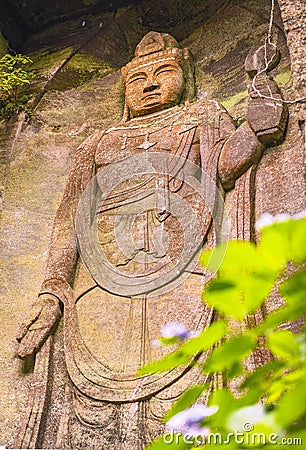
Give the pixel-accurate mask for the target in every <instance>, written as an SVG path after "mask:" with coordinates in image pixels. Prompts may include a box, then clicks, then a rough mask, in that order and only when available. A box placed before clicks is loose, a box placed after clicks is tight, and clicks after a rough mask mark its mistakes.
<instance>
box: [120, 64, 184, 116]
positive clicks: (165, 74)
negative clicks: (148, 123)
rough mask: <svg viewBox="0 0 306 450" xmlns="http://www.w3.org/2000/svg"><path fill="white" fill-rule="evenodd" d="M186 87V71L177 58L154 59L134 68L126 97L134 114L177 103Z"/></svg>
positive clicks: (127, 84)
mask: <svg viewBox="0 0 306 450" xmlns="http://www.w3.org/2000/svg"><path fill="white" fill-rule="evenodd" d="M184 88H185V81H184V74H183V70H182V68H181V67H180V65H179V64H178V63H177V62H176V61H171V60H164V61H159V62H152V63H151V64H148V65H146V66H143V67H141V66H140V67H139V68H137V69H136V70H133V71H131V72H130V73H129V74H128V76H127V80H126V92H125V98H126V102H127V105H128V107H129V110H130V112H131V114H132V116H133V117H137V116H143V115H145V114H149V113H152V112H156V111H161V110H163V109H166V108H169V107H171V106H174V105H177V104H178V103H179V101H180V99H181V97H182V94H183V92H184Z"/></svg>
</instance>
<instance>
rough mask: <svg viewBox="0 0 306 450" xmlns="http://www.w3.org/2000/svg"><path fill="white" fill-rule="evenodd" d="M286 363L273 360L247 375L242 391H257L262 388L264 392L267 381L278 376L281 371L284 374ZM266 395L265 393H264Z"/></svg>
mask: <svg viewBox="0 0 306 450" xmlns="http://www.w3.org/2000/svg"><path fill="white" fill-rule="evenodd" d="M283 368H284V363H283V362H282V361H279V360H273V361H270V362H268V363H267V364H265V365H264V366H261V367H259V368H258V369H256V370H255V371H254V372H251V373H250V374H248V375H247V377H246V379H245V380H244V381H243V383H242V384H241V389H251V390H252V389H255V388H256V387H257V386H261V387H262V390H263V391H264V390H265V388H266V384H265V383H266V380H268V381H269V380H270V379H271V378H270V377H271V376H273V375H274V374H277V373H278V371H279V370H281V371H282V372H283V370H282V369H283ZM263 393H264V392H263Z"/></svg>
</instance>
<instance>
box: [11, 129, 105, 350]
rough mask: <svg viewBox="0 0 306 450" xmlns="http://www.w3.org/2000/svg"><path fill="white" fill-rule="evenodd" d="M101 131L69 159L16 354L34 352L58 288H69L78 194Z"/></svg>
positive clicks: (53, 312) (52, 319) (56, 306)
mask: <svg viewBox="0 0 306 450" xmlns="http://www.w3.org/2000/svg"><path fill="white" fill-rule="evenodd" d="M100 137H101V132H99V133H96V134H94V135H93V136H91V137H90V138H88V139H87V140H86V141H85V142H84V143H83V144H82V145H81V147H80V148H79V149H78V151H77V153H76V156H75V158H74V160H73V162H72V166H71V170H70V173H69V176H68V179H67V183H66V186H65V190H64V194H63V197H62V200H61V203H60V206H59V208H58V210H57V213H56V217H55V220H54V224H53V229H52V236H51V242H50V246H49V255H48V260H47V264H46V270H45V275H44V282H43V284H42V287H41V291H40V294H39V296H38V299H37V300H36V301H35V302H34V304H33V306H32V308H31V311H30V313H29V316H28V318H27V320H26V321H25V322H24V323H23V324H22V325H21V327H20V332H19V335H18V337H17V340H18V341H19V342H20V344H19V349H18V356H19V357H20V358H26V357H28V356H30V355H32V354H33V353H35V352H36V351H37V350H38V349H39V348H40V347H41V345H42V344H43V342H44V341H45V339H46V338H47V337H48V336H49V334H50V332H51V331H52V330H53V329H54V328H55V327H56V325H57V323H58V320H59V318H60V316H61V308H62V299H61V297H62V296H61V291H65V289H67V287H69V286H70V287H72V285H73V282H74V276H75V270H76V265H77V261H78V250H77V244H76V237H75V228H74V224H75V214H76V210H77V206H78V203H79V199H80V196H81V195H82V192H83V191H84V189H85V187H86V186H87V184H88V183H89V181H90V180H91V178H92V177H93V176H94V170H95V167H94V153H95V149H96V146H97V143H98V141H99V139H100Z"/></svg>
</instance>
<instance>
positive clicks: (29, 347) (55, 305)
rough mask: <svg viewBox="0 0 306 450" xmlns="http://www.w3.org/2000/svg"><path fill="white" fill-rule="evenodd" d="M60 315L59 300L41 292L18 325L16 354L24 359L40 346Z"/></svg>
mask: <svg viewBox="0 0 306 450" xmlns="http://www.w3.org/2000/svg"><path fill="white" fill-rule="evenodd" d="M60 316H61V308H60V303H59V300H58V299H57V298H56V297H55V296H54V295H51V294H43V295H41V296H40V297H39V299H38V300H37V301H36V302H35V303H34V304H33V305H32V307H31V311H30V313H29V314H28V317H27V320H26V321H25V322H24V323H22V325H21V326H20V331H19V334H18V336H17V341H18V342H19V348H18V352H17V354H18V356H19V358H21V359H24V358H26V357H28V356H31V355H33V354H34V353H35V352H37V350H39V348H40V347H41V346H42V344H43V343H44V341H45V340H46V339H47V337H48V336H49V335H50V334H51V333H52V331H53V330H54V328H55V327H56V325H57V323H58V320H59V318H60Z"/></svg>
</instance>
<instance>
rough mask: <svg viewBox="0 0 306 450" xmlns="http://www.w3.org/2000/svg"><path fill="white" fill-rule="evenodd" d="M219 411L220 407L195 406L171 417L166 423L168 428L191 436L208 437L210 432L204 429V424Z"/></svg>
mask: <svg viewBox="0 0 306 450" xmlns="http://www.w3.org/2000/svg"><path fill="white" fill-rule="evenodd" d="M217 410H218V406H211V407H208V406H205V405H200V404H199V405H194V406H192V407H191V408H188V409H185V410H184V411H181V412H179V413H178V414H175V416H173V417H171V419H170V420H168V422H167V423H166V428H167V429H168V430H170V431H174V432H177V433H182V434H185V435H186V434H188V435H189V436H207V435H208V434H209V432H210V430H209V428H207V427H203V425H202V422H203V420H204V419H205V418H206V417H208V416H211V415H213V414H215V413H216V412H217Z"/></svg>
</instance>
